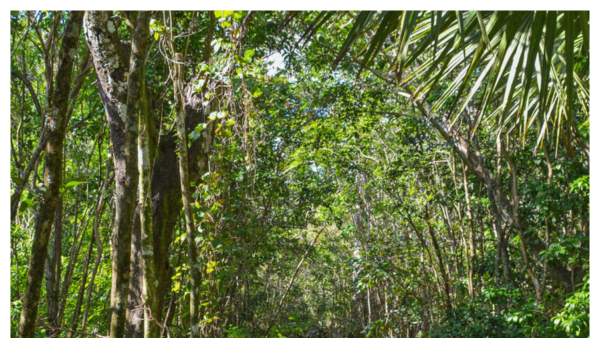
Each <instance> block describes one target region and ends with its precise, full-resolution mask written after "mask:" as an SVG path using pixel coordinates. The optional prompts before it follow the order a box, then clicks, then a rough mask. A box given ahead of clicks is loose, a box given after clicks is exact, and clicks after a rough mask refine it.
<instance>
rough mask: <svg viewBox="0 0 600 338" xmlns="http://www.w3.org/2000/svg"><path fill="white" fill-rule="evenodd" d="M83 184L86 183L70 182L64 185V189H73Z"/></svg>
mask: <svg viewBox="0 0 600 338" xmlns="http://www.w3.org/2000/svg"><path fill="white" fill-rule="evenodd" d="M84 183H87V182H86V181H71V182H69V183H67V184H65V188H71V187H75V186H78V185H80V184H84Z"/></svg>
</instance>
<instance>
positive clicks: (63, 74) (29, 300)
mask: <svg viewBox="0 0 600 338" xmlns="http://www.w3.org/2000/svg"><path fill="white" fill-rule="evenodd" d="M82 19H83V12H79V11H73V12H71V13H70V14H69V19H68V22H67V25H66V28H65V35H64V38H63V41H62V45H61V49H60V59H59V60H60V62H59V67H58V72H57V74H56V79H55V82H56V95H55V97H54V99H53V101H52V106H51V107H52V116H51V117H50V118H51V119H50V123H49V130H48V133H49V136H48V142H47V145H46V147H47V148H46V156H45V160H46V168H45V171H44V187H45V189H46V191H45V192H44V196H43V198H42V199H41V201H40V204H39V207H38V211H37V213H36V220H35V235H34V239H33V246H32V250H31V251H32V252H31V256H30V260H29V271H28V274H27V287H26V290H25V296H24V298H23V310H22V312H21V318H20V323H19V325H20V326H19V336H20V337H21V338H33V336H34V334H35V321H36V317H37V310H38V302H39V300H40V288H41V284H42V279H43V273H44V264H45V262H46V257H47V255H48V241H49V238H50V231H51V228H52V221H53V219H54V217H53V216H54V213H55V212H56V205H57V202H58V198H59V191H60V186H61V183H62V177H61V176H62V159H63V156H62V153H63V142H64V137H65V133H66V129H67V124H68V117H67V110H68V105H69V86H70V84H71V77H72V73H73V61H74V60H73V58H74V57H75V55H76V51H77V44H78V42H79V33H80V29H81V22H82Z"/></svg>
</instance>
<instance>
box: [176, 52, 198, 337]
mask: <svg viewBox="0 0 600 338" xmlns="http://www.w3.org/2000/svg"><path fill="white" fill-rule="evenodd" d="M176 59H177V61H179V62H181V61H183V60H182V57H181V54H177V55H176ZM175 67H176V70H175V72H174V73H175V78H174V81H173V83H174V86H175V90H174V94H175V111H176V115H175V121H176V123H177V137H178V141H179V179H180V184H181V199H182V201H183V207H184V213H185V228H186V237H187V242H188V259H189V262H188V265H189V269H190V277H191V282H190V285H191V290H190V328H191V332H192V334H191V337H192V338H198V337H200V327H199V314H198V310H199V304H200V294H199V287H200V285H199V281H200V277H199V271H198V248H197V247H196V240H195V238H196V222H195V221H194V214H193V213H192V206H191V198H192V197H191V193H190V182H189V173H188V150H187V132H186V128H185V113H184V111H183V102H182V101H183V76H184V74H185V73H184V70H183V66H182V65H181V64H177V65H175Z"/></svg>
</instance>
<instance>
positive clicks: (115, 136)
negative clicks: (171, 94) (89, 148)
mask: <svg viewBox="0 0 600 338" xmlns="http://www.w3.org/2000/svg"><path fill="white" fill-rule="evenodd" d="M84 27H85V33H86V39H87V43H88V47H89V49H90V53H91V55H92V58H93V60H94V66H95V69H96V75H97V77H98V88H99V92H100V96H101V98H102V102H103V104H104V108H105V110H106V117H107V120H108V123H109V126H110V136H111V141H112V143H113V154H114V168H115V169H114V170H115V206H116V208H115V209H116V210H115V222H114V223H115V224H114V230H113V265H112V288H111V302H110V303H111V306H110V311H111V320H110V337H111V338H122V337H123V336H124V335H125V319H126V309H127V296H128V292H129V275H130V262H131V257H130V255H131V228H132V223H133V216H134V211H135V207H136V192H137V183H138V168H137V157H136V155H137V147H136V145H137V134H138V111H137V109H136V106H137V104H139V93H140V91H137V92H136V93H134V92H132V93H129V90H128V88H130V87H131V86H132V85H138V86H139V83H135V82H139V76H138V77H137V78H136V77H135V76H134V77H133V79H132V76H129V75H130V73H131V70H135V69H131V70H130V69H129V68H128V67H129V65H128V62H127V60H126V59H125V58H124V57H123V47H122V46H121V42H120V39H119V35H118V29H119V25H118V24H117V23H116V22H115V21H114V20H113V19H112V13H111V12H100V11H89V12H86V15H85V18H84ZM134 83H135V84H134Z"/></svg>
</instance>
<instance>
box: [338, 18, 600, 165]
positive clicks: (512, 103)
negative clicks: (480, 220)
mask: <svg viewBox="0 0 600 338" xmlns="http://www.w3.org/2000/svg"><path fill="white" fill-rule="evenodd" d="M365 33H370V34H372V35H371V36H372V38H370V40H369V41H368V43H367V44H366V46H365V47H364V48H360V47H358V45H359V44H357V41H358V40H359V39H360V38H361V36H363V35H364V34H365ZM362 45H364V44H362ZM348 54H355V55H360V54H362V55H363V56H362V60H360V62H361V64H362V68H361V71H362V69H363V68H369V69H371V70H373V71H374V72H375V73H376V74H377V75H379V76H380V77H382V78H385V79H387V80H393V81H395V82H396V83H397V84H399V85H400V86H401V87H402V88H405V89H410V88H412V89H413V90H409V91H410V93H409V94H410V96H411V99H413V100H420V101H422V102H424V101H428V102H431V103H432V104H431V110H432V112H434V113H436V114H440V113H442V112H443V113H444V115H445V116H447V117H449V118H450V121H451V125H453V124H454V123H455V122H456V121H457V120H458V118H459V117H460V116H461V114H463V112H464V111H465V110H466V109H467V108H471V109H473V111H474V114H473V115H474V116H473V127H472V128H471V134H472V133H474V132H475V131H476V129H477V127H479V126H480V125H481V121H482V120H483V119H493V121H494V125H495V126H496V130H495V132H496V133H497V135H498V136H499V137H500V135H504V134H507V133H512V134H513V136H518V137H520V138H521V140H522V141H524V139H525V135H526V134H527V132H528V130H530V128H531V127H533V128H534V129H535V130H536V131H537V133H538V138H537V144H536V148H537V147H538V146H540V145H541V144H542V142H543V141H544V138H545V137H546V136H552V137H553V138H554V139H555V140H556V142H557V146H558V142H559V140H562V144H563V145H564V147H565V148H566V150H567V152H568V153H569V154H570V155H573V156H574V154H573V147H572V138H573V136H574V135H577V130H576V125H575V123H576V122H575V121H576V118H575V115H576V113H577V114H580V118H583V119H585V121H586V122H584V123H588V122H587V121H588V117H589V58H588V55H589V12H555V11H549V12H545V11H538V12H519V11H511V12H507V11H496V12H479V11H471V12H459V11H456V12H440V11H432V12H410V11H389V12H380V13H376V12H360V13H358V14H357V15H356V16H355V18H354V23H353V26H352V29H351V30H350V32H349V34H348V36H347V37H346V40H345V42H344V44H343V46H342V48H341V50H340V52H339V54H338V56H337V59H336V63H338V62H339V61H340V60H341V59H342V58H343V57H345V56H347V55H348ZM378 55H379V56H384V57H385V58H387V62H386V66H387V67H386V68H385V69H383V71H381V70H374V69H372V68H370V66H369V65H370V64H371V63H372V61H373V60H374V59H375V58H376V57H377V56H378ZM448 78H450V79H452V81H451V82H450V84H449V85H448V86H444V87H445V88H440V87H439V85H440V83H441V82H440V80H442V79H448ZM434 93H435V94H434ZM432 94H434V95H432ZM434 96H435V97H434Z"/></svg>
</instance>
